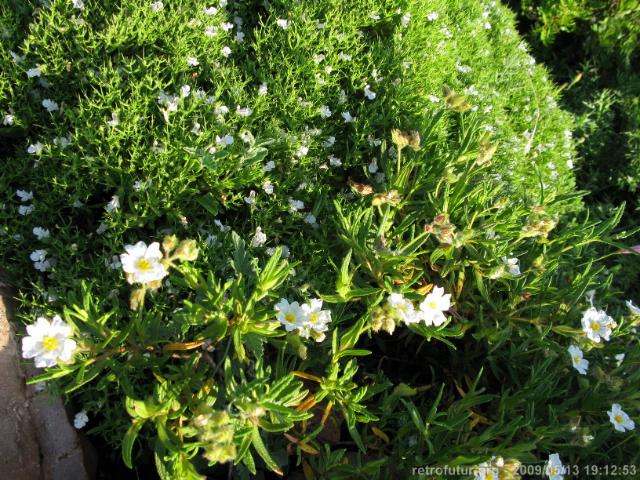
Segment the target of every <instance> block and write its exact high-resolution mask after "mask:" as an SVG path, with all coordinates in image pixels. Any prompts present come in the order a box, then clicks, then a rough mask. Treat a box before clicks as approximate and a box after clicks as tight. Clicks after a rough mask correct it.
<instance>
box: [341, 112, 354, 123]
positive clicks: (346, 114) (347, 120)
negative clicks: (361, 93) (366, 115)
mask: <svg viewBox="0 0 640 480" xmlns="http://www.w3.org/2000/svg"><path fill="white" fill-rule="evenodd" d="M342 118H344V122H345V123H352V122H353V121H354V120H355V119H356V117H352V116H351V113H350V112H342Z"/></svg>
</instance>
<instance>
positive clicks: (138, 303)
mask: <svg viewBox="0 0 640 480" xmlns="http://www.w3.org/2000/svg"><path fill="white" fill-rule="evenodd" d="M145 292H146V290H145V289H144V288H136V289H135V290H133V291H132V292H131V296H130V297H129V308H131V310H140V309H141V308H142V306H143V305H144V294H145Z"/></svg>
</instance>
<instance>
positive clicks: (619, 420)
mask: <svg viewBox="0 0 640 480" xmlns="http://www.w3.org/2000/svg"><path fill="white" fill-rule="evenodd" d="M613 419H614V420H615V421H616V422H618V423H622V415H616V416H615V417H613Z"/></svg>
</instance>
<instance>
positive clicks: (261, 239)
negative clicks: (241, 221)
mask: <svg viewBox="0 0 640 480" xmlns="http://www.w3.org/2000/svg"><path fill="white" fill-rule="evenodd" d="M266 241H267V235H266V234H265V233H264V232H263V231H262V228H260V227H257V228H256V233H255V234H254V235H253V238H252V239H251V246H252V247H261V246H262V245H264V244H265V242H266Z"/></svg>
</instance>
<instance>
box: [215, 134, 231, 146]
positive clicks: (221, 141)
mask: <svg viewBox="0 0 640 480" xmlns="http://www.w3.org/2000/svg"><path fill="white" fill-rule="evenodd" d="M216 143H217V144H218V145H223V146H227V145H233V135H230V134H228V133H227V134H226V135H225V136H224V137H222V138H220V137H219V136H218V135H216Z"/></svg>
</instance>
